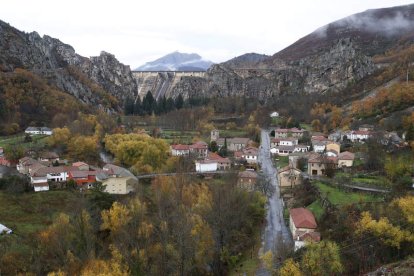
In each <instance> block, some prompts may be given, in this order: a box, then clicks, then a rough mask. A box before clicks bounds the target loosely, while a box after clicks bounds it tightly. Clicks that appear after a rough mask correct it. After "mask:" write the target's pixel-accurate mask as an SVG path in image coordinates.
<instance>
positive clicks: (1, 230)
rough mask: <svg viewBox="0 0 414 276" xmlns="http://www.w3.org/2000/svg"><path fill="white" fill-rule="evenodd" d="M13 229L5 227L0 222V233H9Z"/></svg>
mask: <svg viewBox="0 0 414 276" xmlns="http://www.w3.org/2000/svg"><path fill="white" fill-rule="evenodd" d="M12 232H13V231H12V230H11V229H9V228H7V227H6V226H4V225H3V224H1V223H0V235H1V234H11V233H12Z"/></svg>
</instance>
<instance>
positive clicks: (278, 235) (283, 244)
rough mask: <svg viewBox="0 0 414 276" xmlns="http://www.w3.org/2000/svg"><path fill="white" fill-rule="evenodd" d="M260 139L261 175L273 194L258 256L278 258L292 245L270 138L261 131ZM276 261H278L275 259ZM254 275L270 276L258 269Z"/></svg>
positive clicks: (269, 200) (266, 133) (265, 132)
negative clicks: (265, 254)
mask: <svg viewBox="0 0 414 276" xmlns="http://www.w3.org/2000/svg"><path fill="white" fill-rule="evenodd" d="M261 138H262V143H261V148H260V151H259V162H260V164H261V167H262V170H263V173H264V174H265V176H266V178H267V179H268V181H270V182H271V184H272V185H273V187H274V193H273V194H272V196H271V197H269V199H268V209H267V214H266V220H267V222H266V228H265V230H264V232H263V235H262V248H261V249H260V251H259V254H263V253H265V252H267V251H268V250H272V252H273V256H278V253H280V252H279V251H280V250H283V249H284V248H289V247H290V246H291V245H292V237H291V235H290V232H289V229H288V227H287V226H286V225H285V223H284V220H283V203H282V199H281V198H280V189H279V185H278V183H277V178H276V172H277V171H276V169H275V168H274V166H273V163H272V160H271V158H270V138H269V134H268V132H267V131H265V130H262V134H261ZM276 261H278V259H277V258H276ZM256 275H270V273H269V272H268V271H266V270H264V269H260V270H259V271H257V272H256Z"/></svg>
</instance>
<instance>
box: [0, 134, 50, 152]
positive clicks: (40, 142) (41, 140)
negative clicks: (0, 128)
mask: <svg viewBox="0 0 414 276" xmlns="http://www.w3.org/2000/svg"><path fill="white" fill-rule="evenodd" d="M24 137H25V134H24V133H22V134H19V135H13V136H2V137H0V147H7V146H14V145H20V146H22V147H23V148H24V149H30V148H31V149H34V148H43V147H44V146H45V144H46V139H45V138H46V137H48V136H47V135H34V136H31V137H32V142H28V143H26V142H25V141H24Z"/></svg>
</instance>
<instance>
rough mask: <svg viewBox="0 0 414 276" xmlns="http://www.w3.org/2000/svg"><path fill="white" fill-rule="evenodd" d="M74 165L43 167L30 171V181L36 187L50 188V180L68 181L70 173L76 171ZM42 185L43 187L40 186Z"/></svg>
mask: <svg viewBox="0 0 414 276" xmlns="http://www.w3.org/2000/svg"><path fill="white" fill-rule="evenodd" d="M76 170H77V168H74V167H67V166H61V167H41V168H39V169H37V170H34V171H32V172H31V173H30V183H31V184H32V185H33V187H34V188H35V191H36V188H39V189H41V190H49V187H47V188H46V184H47V183H49V182H66V181H68V180H69V178H68V175H69V172H71V171H76ZM40 187H41V188H40Z"/></svg>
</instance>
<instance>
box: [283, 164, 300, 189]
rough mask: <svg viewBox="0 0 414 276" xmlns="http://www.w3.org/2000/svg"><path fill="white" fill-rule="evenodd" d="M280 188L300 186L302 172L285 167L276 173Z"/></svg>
mask: <svg viewBox="0 0 414 276" xmlns="http://www.w3.org/2000/svg"><path fill="white" fill-rule="evenodd" d="M277 179H278V182H279V186H280V187H291V188H293V187H294V186H296V185H300V184H302V172H301V171H300V170H298V169H295V168H294V167H292V166H286V167H284V168H282V169H280V170H279V171H278V173H277Z"/></svg>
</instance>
